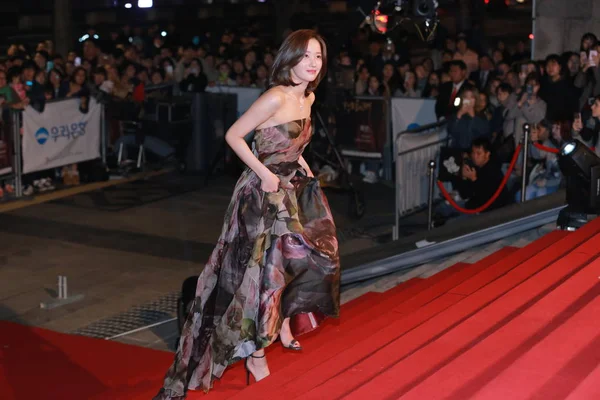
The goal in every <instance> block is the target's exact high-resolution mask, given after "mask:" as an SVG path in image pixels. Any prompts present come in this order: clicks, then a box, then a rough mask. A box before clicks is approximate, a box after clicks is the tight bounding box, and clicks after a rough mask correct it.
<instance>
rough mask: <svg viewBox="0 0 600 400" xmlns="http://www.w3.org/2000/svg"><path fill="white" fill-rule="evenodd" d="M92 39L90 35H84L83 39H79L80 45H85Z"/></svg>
mask: <svg viewBox="0 0 600 400" xmlns="http://www.w3.org/2000/svg"><path fill="white" fill-rule="evenodd" d="M89 38H90V35H88V34H87V33H86V34H85V35H83V36H82V37H80V38H79V43H83V42H85V41H86V40H88V39H89Z"/></svg>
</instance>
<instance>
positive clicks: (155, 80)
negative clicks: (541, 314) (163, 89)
mask: <svg viewBox="0 0 600 400" xmlns="http://www.w3.org/2000/svg"><path fill="white" fill-rule="evenodd" d="M161 83H163V78H162V76H161V75H160V73H158V72H154V73H153V74H152V84H153V85H160V84H161Z"/></svg>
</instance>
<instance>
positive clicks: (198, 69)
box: [190, 60, 202, 74]
mask: <svg viewBox="0 0 600 400" xmlns="http://www.w3.org/2000/svg"><path fill="white" fill-rule="evenodd" d="M190 68H192V69H193V70H195V71H196V73H198V74H199V73H200V72H202V66H201V65H200V64H199V63H198V61H196V60H193V61H192V62H191V63H190Z"/></svg>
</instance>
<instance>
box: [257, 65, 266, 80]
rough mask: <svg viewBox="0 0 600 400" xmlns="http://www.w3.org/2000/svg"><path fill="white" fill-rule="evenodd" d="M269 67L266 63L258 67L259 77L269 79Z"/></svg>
mask: <svg viewBox="0 0 600 400" xmlns="http://www.w3.org/2000/svg"><path fill="white" fill-rule="evenodd" d="M267 74H268V71H267V68H266V67H265V66H264V65H261V66H260V67H258V68H257V69H256V77H257V78H258V79H267Z"/></svg>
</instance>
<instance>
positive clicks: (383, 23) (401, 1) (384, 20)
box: [365, 0, 438, 41]
mask: <svg viewBox="0 0 600 400" xmlns="http://www.w3.org/2000/svg"><path fill="white" fill-rule="evenodd" d="M437 8H438V1H437V0H387V1H386V0H381V1H378V2H377V3H376V5H375V8H373V10H372V11H371V13H370V14H369V15H365V24H367V25H368V26H370V27H371V29H372V30H373V31H374V32H376V33H381V34H386V33H389V32H390V31H392V30H393V29H395V28H397V27H399V26H402V25H404V26H412V27H413V28H414V29H415V30H416V31H417V33H418V35H419V36H420V37H421V39H422V40H424V41H430V40H432V39H433V35H434V33H435V30H436V28H437V25H438V18H437Z"/></svg>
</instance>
